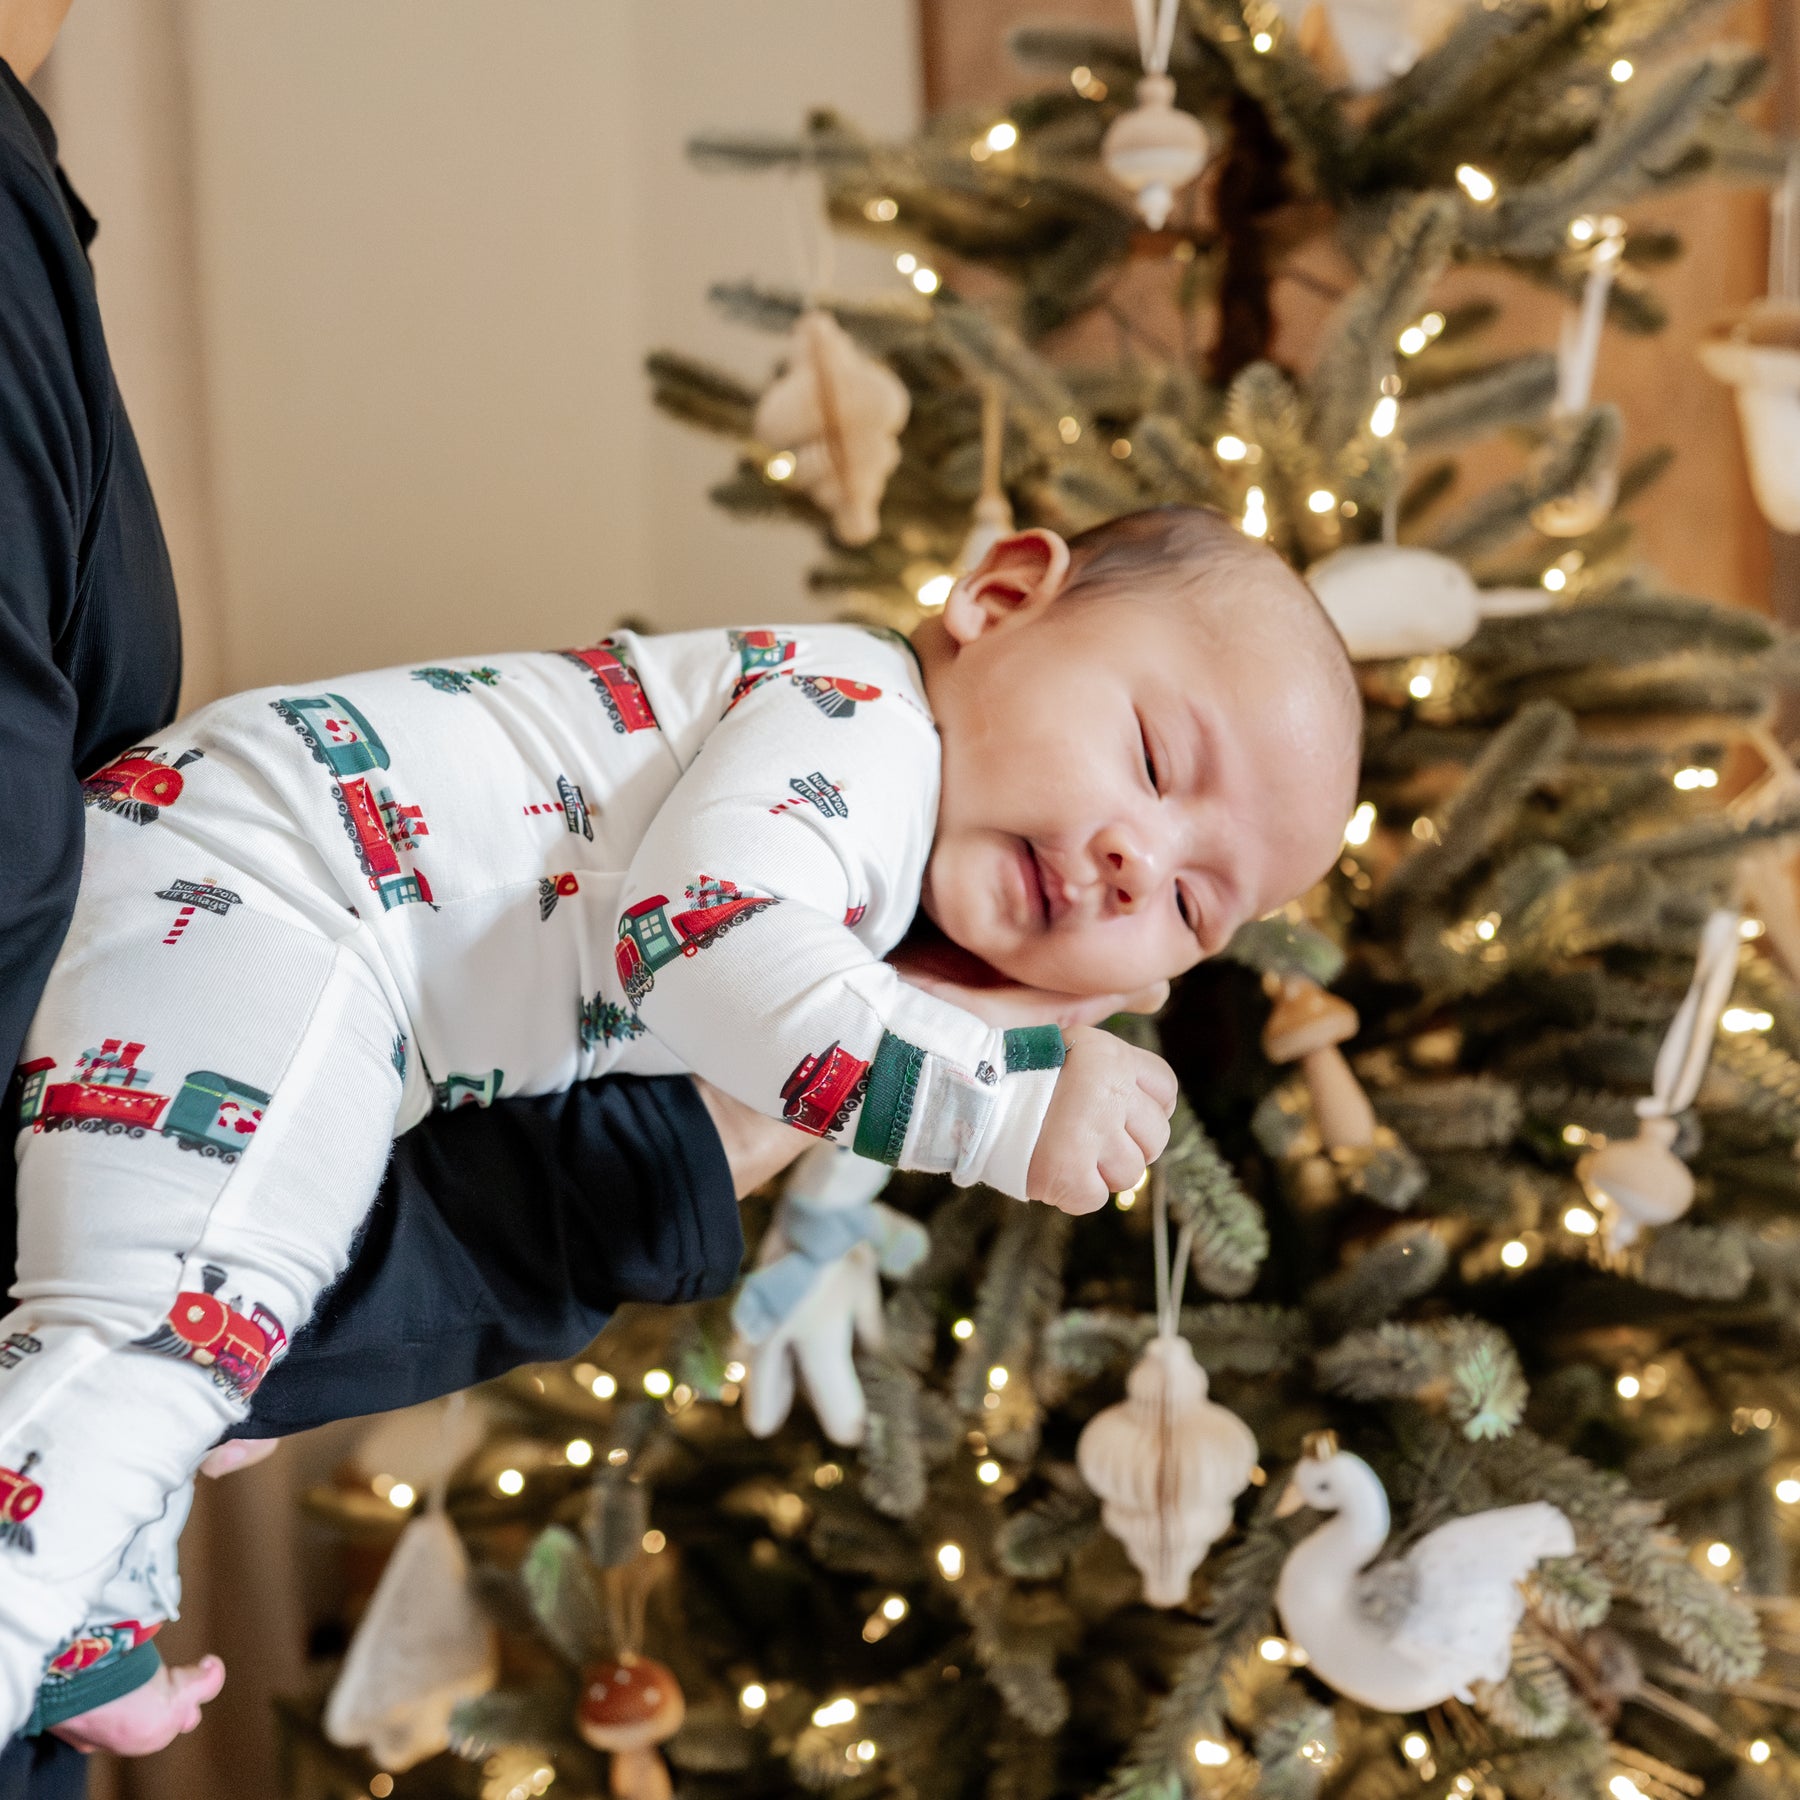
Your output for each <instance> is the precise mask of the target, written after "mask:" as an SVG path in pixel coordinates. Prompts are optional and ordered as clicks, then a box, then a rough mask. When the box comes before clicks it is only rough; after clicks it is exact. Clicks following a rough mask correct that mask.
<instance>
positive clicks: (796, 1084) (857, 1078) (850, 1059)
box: [781, 1043, 869, 1137]
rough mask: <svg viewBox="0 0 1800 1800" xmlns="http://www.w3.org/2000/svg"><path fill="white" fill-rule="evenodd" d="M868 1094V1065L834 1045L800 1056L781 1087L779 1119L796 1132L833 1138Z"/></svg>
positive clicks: (840, 1046) (839, 1046) (838, 1045)
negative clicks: (781, 1118) (810, 1054)
mask: <svg viewBox="0 0 1800 1800" xmlns="http://www.w3.org/2000/svg"><path fill="white" fill-rule="evenodd" d="M868 1091H869V1065H868V1064H867V1063H866V1062H863V1061H862V1060H860V1058H858V1057H854V1056H852V1055H851V1054H850V1052H849V1051H848V1050H846V1049H844V1048H843V1047H842V1045H840V1044H837V1043H831V1044H827V1045H826V1047H825V1048H824V1049H823V1050H821V1051H819V1052H818V1053H817V1054H816V1055H814V1056H803V1057H802V1058H801V1059H800V1061H799V1063H798V1064H797V1065H796V1067H795V1069H794V1072H793V1074H791V1075H790V1076H789V1077H788V1078H787V1080H786V1081H785V1082H784V1083H783V1084H782V1089H781V1101H782V1106H781V1116H782V1117H783V1118H784V1119H786V1120H787V1122H788V1123H789V1124H790V1125H792V1126H793V1127H794V1128H795V1129H796V1130H797V1131H810V1132H811V1133H812V1134H813V1136H814V1137H832V1136H834V1135H835V1134H836V1133H837V1132H838V1131H839V1130H840V1129H841V1127H842V1126H843V1123H844V1121H845V1120H846V1119H847V1118H849V1116H850V1115H851V1114H852V1113H853V1112H855V1111H856V1109H857V1108H858V1107H859V1106H860V1105H861V1104H862V1100H863V1096H864V1095H865V1094H866V1093H867V1092H868Z"/></svg>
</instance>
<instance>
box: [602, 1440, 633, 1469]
mask: <svg viewBox="0 0 1800 1800" xmlns="http://www.w3.org/2000/svg"><path fill="white" fill-rule="evenodd" d="M606 1461H607V1464H608V1466H609V1467H611V1468H614V1469H622V1468H624V1466H625V1465H626V1464H627V1463H628V1462H630V1461H631V1452H630V1451H629V1450H627V1449H626V1448H625V1447H624V1445H623V1444H621V1445H619V1446H618V1447H617V1448H616V1449H613V1450H609V1451H607V1453H606Z"/></svg>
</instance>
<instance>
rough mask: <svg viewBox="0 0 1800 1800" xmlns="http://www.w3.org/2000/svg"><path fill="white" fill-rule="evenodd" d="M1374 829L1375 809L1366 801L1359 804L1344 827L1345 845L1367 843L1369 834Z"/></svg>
mask: <svg viewBox="0 0 1800 1800" xmlns="http://www.w3.org/2000/svg"><path fill="white" fill-rule="evenodd" d="M1374 829H1375V808H1374V806H1373V804H1372V803H1371V802H1369V801H1367V800H1364V801H1362V802H1360V803H1359V804H1358V806H1357V808H1356V811H1355V812H1353V813H1352V814H1351V815H1350V823H1349V824H1348V825H1346V826H1345V827H1344V842H1345V843H1346V844H1356V845H1362V844H1366V843H1367V842H1368V841H1369V834H1370V833H1371V832H1372V831H1374Z"/></svg>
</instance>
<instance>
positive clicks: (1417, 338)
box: [1397, 325, 1431, 356]
mask: <svg viewBox="0 0 1800 1800" xmlns="http://www.w3.org/2000/svg"><path fill="white" fill-rule="evenodd" d="M1430 342H1431V339H1430V338H1428V337H1427V336H1426V335H1425V332H1424V328H1423V327H1422V326H1418V325H1409V326H1407V328H1406V329H1405V330H1404V331H1403V332H1401V334H1400V336H1399V338H1398V340H1397V344H1398V347H1399V351H1400V354H1401V355H1402V356H1417V355H1418V354H1419V352H1420V351H1421V350H1423V349H1424V348H1425V346H1426V345H1427V344H1429V343H1430Z"/></svg>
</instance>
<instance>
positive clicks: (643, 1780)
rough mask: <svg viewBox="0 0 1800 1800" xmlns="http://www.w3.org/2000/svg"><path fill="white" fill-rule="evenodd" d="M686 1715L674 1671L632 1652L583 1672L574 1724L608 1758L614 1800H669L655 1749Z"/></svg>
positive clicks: (669, 1792)
mask: <svg viewBox="0 0 1800 1800" xmlns="http://www.w3.org/2000/svg"><path fill="white" fill-rule="evenodd" d="M686 1712H687V1702H686V1701H685V1700H684V1699H683V1698H682V1695H681V1685H680V1683H679V1682H677V1681H676V1679H675V1675H674V1671H673V1670H671V1669H668V1668H665V1667H664V1666H663V1665H662V1664H661V1663H659V1662H653V1661H651V1659H650V1658H649V1657H647V1656H636V1655H633V1654H632V1653H631V1652H630V1651H626V1652H625V1653H624V1654H623V1655H621V1656H620V1657H619V1659H618V1661H617V1662H597V1663H589V1664H588V1666H587V1667H586V1668H585V1669H583V1670H582V1672H581V1699H580V1702H579V1703H578V1704H577V1706H576V1708H575V1725H576V1729H577V1730H578V1731H580V1733H581V1735H582V1738H583V1740H584V1741H585V1742H587V1743H589V1744H592V1745H593V1747H594V1748H595V1749H596V1750H605V1751H607V1752H608V1753H609V1754H610V1755H611V1757H612V1792H613V1796H614V1800H671V1796H672V1795H673V1793H674V1788H673V1786H672V1785H671V1784H670V1781H669V1768H668V1764H667V1763H665V1762H664V1761H663V1759H662V1758H661V1757H660V1756H659V1755H658V1754H657V1752H656V1746H657V1745H658V1744H660V1743H663V1742H664V1741H665V1740H666V1739H668V1738H671V1737H673V1736H674V1735H675V1733H676V1732H677V1731H679V1730H680V1729H681V1721H682V1719H683V1717H684V1716H685V1715H686Z"/></svg>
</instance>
